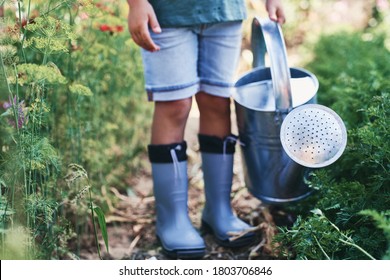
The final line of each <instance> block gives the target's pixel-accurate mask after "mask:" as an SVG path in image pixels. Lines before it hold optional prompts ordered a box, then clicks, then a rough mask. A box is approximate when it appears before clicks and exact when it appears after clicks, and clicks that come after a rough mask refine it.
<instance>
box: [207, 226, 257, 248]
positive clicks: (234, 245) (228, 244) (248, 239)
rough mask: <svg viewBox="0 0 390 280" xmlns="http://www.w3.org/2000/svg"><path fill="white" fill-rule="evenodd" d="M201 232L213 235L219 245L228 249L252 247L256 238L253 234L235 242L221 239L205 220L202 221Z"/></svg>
mask: <svg viewBox="0 0 390 280" xmlns="http://www.w3.org/2000/svg"><path fill="white" fill-rule="evenodd" d="M201 232H202V233H211V234H212V235H213V236H214V239H215V241H216V242H217V244H218V245H221V246H223V247H227V248H238V247H244V246H247V245H250V244H251V243H252V242H253V237H254V236H255V235H254V234H253V233H248V234H246V235H244V236H243V237H240V238H238V239H236V240H234V241H230V240H229V239H220V238H218V237H217V236H216V235H215V234H214V230H213V228H212V227H211V226H210V225H209V224H208V223H206V222H205V221H203V220H202V226H201Z"/></svg>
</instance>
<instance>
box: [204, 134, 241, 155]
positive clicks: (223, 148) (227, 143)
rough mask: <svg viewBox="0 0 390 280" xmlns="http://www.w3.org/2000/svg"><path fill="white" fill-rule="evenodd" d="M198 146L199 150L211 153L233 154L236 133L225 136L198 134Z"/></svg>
mask: <svg viewBox="0 0 390 280" xmlns="http://www.w3.org/2000/svg"><path fill="white" fill-rule="evenodd" d="M198 139H199V148H200V151H201V152H204V153H212V154H234V152H235V151H236V148H235V146H236V142H237V139H238V137H237V136H236V135H233V134H231V135H229V136H227V137H225V138H220V137H217V136H210V135H205V134H198Z"/></svg>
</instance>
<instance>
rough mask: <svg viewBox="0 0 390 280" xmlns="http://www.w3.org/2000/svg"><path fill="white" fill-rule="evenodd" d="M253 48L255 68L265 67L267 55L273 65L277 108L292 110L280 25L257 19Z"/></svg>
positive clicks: (253, 25) (287, 69)
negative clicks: (266, 54)
mask: <svg viewBox="0 0 390 280" xmlns="http://www.w3.org/2000/svg"><path fill="white" fill-rule="evenodd" d="M251 47H252V52H253V67H254V68H255V67H265V60H264V57H265V53H266V52H268V54H269V57H270V63H271V67H270V68H271V77H272V83H273V90H274V96H275V107H276V109H277V110H279V111H287V112H288V111H290V110H291V109H292V98H291V85H290V78H291V76H290V69H289V67H288V63H287V52H286V47H285V44H284V39H283V35H282V30H281V28H280V25H279V24H278V23H276V22H274V21H271V20H270V19H260V18H258V17H255V18H254V19H253V22H252V35H251Z"/></svg>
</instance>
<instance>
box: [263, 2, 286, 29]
mask: <svg viewBox="0 0 390 280" xmlns="http://www.w3.org/2000/svg"><path fill="white" fill-rule="evenodd" d="M265 8H266V9H267V12H268V15H269V18H270V19H271V20H273V21H276V22H278V23H279V24H283V23H284V22H285V21H286V16H285V15H284V10H283V5H282V3H281V0H267V2H266V3H265Z"/></svg>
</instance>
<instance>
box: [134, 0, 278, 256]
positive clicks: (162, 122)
mask: <svg viewBox="0 0 390 280" xmlns="http://www.w3.org/2000/svg"><path fill="white" fill-rule="evenodd" d="M128 4H129V7H130V11H129V16H128V23H129V31H130V33H131V36H132V38H133V40H134V42H135V43H137V44H138V45H139V46H140V47H141V48H142V58H143V63H144V74H145V81H146V86H145V87H146V91H147V94H148V99H149V100H150V101H154V105H155V108H154V115H153V123H152V133H151V143H150V145H149V146H148V152H149V159H150V162H151V165H152V177H153V189H154V196H155V200H156V213H157V217H156V235H157V238H158V239H159V240H160V242H161V244H162V248H163V251H164V252H165V253H166V254H167V255H168V256H170V257H172V258H201V257H202V256H203V255H204V254H205V243H204V241H203V239H202V237H201V236H200V235H199V233H198V231H197V230H196V229H195V228H194V227H193V225H192V223H191V221H190V219H189V216H188V209H187V189H188V180H187V155H186V148H187V146H186V142H185V141H184V129H185V125H186V122H187V118H188V114H189V112H190V108H191V104H192V97H193V96H195V99H196V102H197V105H198V107H199V111H200V125H199V135H198V139H199V145H200V152H201V157H202V169H203V174H204V188H205V197H206V203H205V207H204V209H203V212H202V228H203V229H206V230H208V231H210V232H211V233H213V234H214V236H215V238H216V241H217V242H218V243H219V244H220V245H222V246H227V247H238V246H244V245H248V244H249V243H250V242H251V241H252V240H253V233H247V234H246V235H244V236H243V237H241V238H238V239H236V240H235V241H230V240H229V235H228V233H229V232H240V231H243V230H246V229H248V228H249V227H250V226H249V225H248V224H246V223H245V222H243V221H242V220H240V219H239V218H238V217H236V216H235V215H234V213H233V211H232V208H231V205H230V192H231V186H232V177H233V155H234V152H235V143H236V140H237V137H236V136H234V135H232V134H231V123H230V95H231V93H232V89H233V82H234V81H233V79H234V74H235V71H236V66H237V63H238V59H239V53H240V47H241V23H242V20H243V19H245V17H246V7H245V0H213V1H207V0H150V1H147V0H128ZM266 9H267V11H268V14H269V17H270V18H271V19H272V20H274V21H278V22H279V23H284V21H285V16H284V11H283V7H282V4H281V1H280V0H267V1H266Z"/></svg>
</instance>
